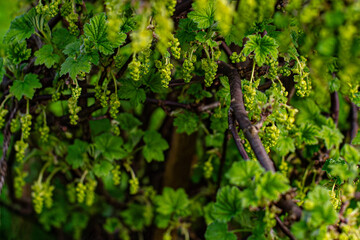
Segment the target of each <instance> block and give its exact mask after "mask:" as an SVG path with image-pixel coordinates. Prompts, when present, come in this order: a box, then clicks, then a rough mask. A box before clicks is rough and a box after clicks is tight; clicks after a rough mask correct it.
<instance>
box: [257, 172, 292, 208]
mask: <svg viewBox="0 0 360 240" xmlns="http://www.w3.org/2000/svg"><path fill="white" fill-rule="evenodd" d="M289 188H290V186H289V184H288V179H287V178H286V177H285V176H284V175H282V174H281V173H277V172H276V173H273V172H266V173H265V174H264V175H263V176H262V177H261V178H260V180H259V182H258V183H257V186H256V190H255V195H256V197H257V198H258V199H260V200H264V199H265V200H268V201H275V200H277V199H278V198H279V197H280V194H281V193H284V192H286V191H287V190H289Z"/></svg>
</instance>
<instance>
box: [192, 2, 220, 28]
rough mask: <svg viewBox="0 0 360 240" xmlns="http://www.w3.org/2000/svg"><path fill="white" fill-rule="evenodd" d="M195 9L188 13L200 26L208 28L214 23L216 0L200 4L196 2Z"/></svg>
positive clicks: (193, 6)
mask: <svg viewBox="0 0 360 240" xmlns="http://www.w3.org/2000/svg"><path fill="white" fill-rule="evenodd" d="M192 8H193V9H194V11H192V12H190V13H188V15H187V16H188V18H189V19H191V20H193V21H194V22H195V23H197V26H198V28H208V27H210V26H211V25H212V24H213V23H214V18H215V6H214V0H209V1H208V4H206V5H200V4H199V3H197V2H195V3H193V5H192Z"/></svg>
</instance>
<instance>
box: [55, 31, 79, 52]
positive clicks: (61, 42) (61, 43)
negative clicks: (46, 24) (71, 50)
mask: <svg viewBox="0 0 360 240" xmlns="http://www.w3.org/2000/svg"><path fill="white" fill-rule="evenodd" d="M75 40H76V37H75V36H74V35H72V34H70V33H69V31H68V30H67V29H66V28H58V29H56V30H55V31H54V32H53V33H52V39H51V41H52V42H53V43H54V44H55V45H56V46H57V47H58V49H60V50H61V49H64V48H65V47H66V46H67V45H68V44H69V43H72V42H74V41H75Z"/></svg>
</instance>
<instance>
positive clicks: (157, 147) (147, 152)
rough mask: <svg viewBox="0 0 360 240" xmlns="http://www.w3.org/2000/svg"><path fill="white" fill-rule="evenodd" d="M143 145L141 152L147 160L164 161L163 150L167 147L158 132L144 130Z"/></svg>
mask: <svg viewBox="0 0 360 240" xmlns="http://www.w3.org/2000/svg"><path fill="white" fill-rule="evenodd" d="M144 142H145V144H146V145H145V146H144V149H143V154H144V157H145V159H146V161H147V162H151V161H152V160H156V161H164V159H165V157H164V153H163V152H164V151H165V150H166V149H168V148H169V145H168V143H167V142H166V140H165V139H163V138H162V137H161V135H160V133H158V132H156V131H152V130H150V131H146V132H145V135H144Z"/></svg>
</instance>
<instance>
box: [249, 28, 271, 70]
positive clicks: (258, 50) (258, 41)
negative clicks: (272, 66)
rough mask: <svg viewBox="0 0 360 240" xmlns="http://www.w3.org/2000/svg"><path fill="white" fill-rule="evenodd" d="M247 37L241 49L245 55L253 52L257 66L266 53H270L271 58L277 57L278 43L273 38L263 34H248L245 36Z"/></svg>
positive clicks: (261, 62)
mask: <svg viewBox="0 0 360 240" xmlns="http://www.w3.org/2000/svg"><path fill="white" fill-rule="evenodd" d="M247 38H248V39H249V40H248V41H247V42H246V44H245V46H244V49H243V53H244V55H245V56H248V55H249V54H250V53H251V52H254V54H255V60H256V63H257V64H258V66H262V65H263V64H264V63H265V60H266V58H267V56H268V55H271V57H272V58H273V59H277V58H278V50H277V47H278V44H277V43H276V41H275V39H273V38H271V37H269V36H267V35H265V36H264V37H261V36H260V35H250V36H247Z"/></svg>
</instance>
